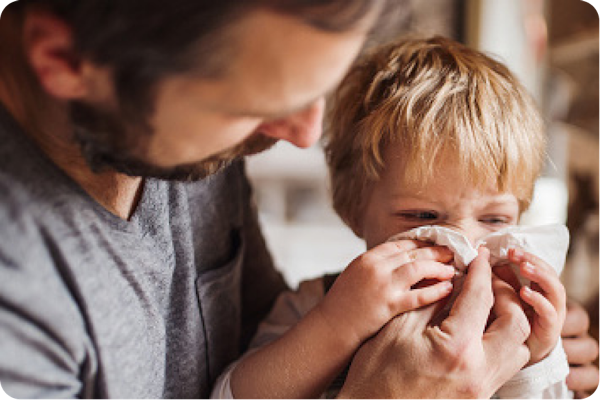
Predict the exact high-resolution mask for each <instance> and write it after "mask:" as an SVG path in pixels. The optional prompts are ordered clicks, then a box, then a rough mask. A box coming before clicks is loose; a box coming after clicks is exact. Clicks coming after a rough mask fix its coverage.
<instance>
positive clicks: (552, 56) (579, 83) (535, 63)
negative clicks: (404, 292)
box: [248, 0, 599, 338]
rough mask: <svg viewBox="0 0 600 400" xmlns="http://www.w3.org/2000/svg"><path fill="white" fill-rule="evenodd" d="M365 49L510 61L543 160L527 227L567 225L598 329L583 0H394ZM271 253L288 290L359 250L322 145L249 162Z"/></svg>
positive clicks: (573, 278)
mask: <svg viewBox="0 0 600 400" xmlns="http://www.w3.org/2000/svg"><path fill="white" fill-rule="evenodd" d="M391 3H393V4H392V6H391V8H390V10H388V12H386V13H385V15H386V19H385V21H382V22H381V24H380V25H379V26H378V29H376V31H375V32H374V34H373V35H372V38H371V39H370V40H369V41H368V43H367V45H366V48H368V47H370V46H373V45H377V44H380V43H383V42H386V41H388V40H391V39H393V38H395V37H397V36H400V35H404V34H407V33H420V34H426V35H428V34H441V35H444V36H448V37H452V38H454V39H456V40H459V41H461V42H463V43H466V44H468V45H470V46H472V47H475V48H477V49H480V50H483V51H485V52H487V53H489V54H491V55H493V56H494V57H496V58H499V59H500V60H501V61H503V62H504V63H505V64H507V65H508V66H509V67H510V68H511V70H512V71H513V72H514V73H516V75H517V76H518V77H519V78H520V79H521V81H522V82H523V84H524V85H525V86H526V87H527V88H528V89H529V91H530V92H531V93H532V94H533V95H534V97H535V98H536V99H537V101H538V104H539V106H540V108H541V109H542V111H543V114H544V117H545V120H546V122H547V127H548V136H549V155H550V162H549V163H548V165H547V167H546V170H545V172H544V176H543V177H542V178H541V179H540V180H539V181H538V183H537V185H536V191H535V196H534V202H533V205H532V207H531V209H530V210H529V211H528V213H527V215H525V216H524V217H523V223H524V224H543V223H551V222H561V223H566V224H567V226H568V227H569V229H570V232H571V246H570V250H569V255H568V260H567V265H566V267H565V271H564V273H563V276H562V278H563V282H564V283H565V286H566V287H567V293H568V294H569V296H570V297H572V298H575V299H577V300H578V301H580V302H582V303H583V304H584V305H586V306H587V308H588V309H589V310H590V312H591V317H592V320H593V321H592V322H593V323H592V325H593V327H592V330H593V332H594V333H595V335H596V338H597V337H598V336H597V329H598V328H597V327H598V286H599V285H598V282H599V278H598V269H599V261H598V243H599V239H598V225H599V224H598V221H599V216H598V179H599V177H598V159H599V155H598V137H599V135H598V110H599V103H598V88H599V80H598V76H599V72H598V58H599V52H598V49H599V41H598V14H597V12H596V10H595V9H594V8H593V7H592V6H591V5H590V4H588V3H586V2H584V1H581V0H502V1H498V0H427V1H422V0H394V1H392V2H391ZM248 173H249V175H250V177H251V179H252V181H253V183H254V187H255V195H256V201H257V203H258V207H259V210H260V218H261V222H262V225H263V228H264V232H265V235H266V238H267V241H268V243H269V247H270V249H271V251H272V254H273V256H274V259H275V262H276V264H277V266H278V268H279V269H280V270H281V271H282V273H283V275H284V276H285V278H286V279H287V281H288V283H289V284H290V285H291V286H292V287H296V286H297V284H298V283H299V282H300V281H301V280H303V279H307V278H311V277H315V276H318V275H322V274H323V273H326V272H337V271H340V270H341V269H343V268H344V267H345V266H346V265H347V264H348V263H349V262H350V261H351V260H352V259H354V258H355V257H356V256H357V255H358V254H360V253H362V252H363V251H364V250H365V247H364V244H363V243H362V241H360V240H359V239H357V238H356V237H355V236H354V234H353V233H352V232H351V231H350V230H349V229H348V228H346V227H345V225H343V224H342V223H341V221H340V220H339V219H338V217H337V216H336V214H335V213H334V212H333V211H332V208H331V205H330V200H329V194H328V183H327V171H326V167H325V162H324V159H323V153H322V150H321V148H320V146H314V147H313V148H311V149H308V150H299V149H296V148H294V147H293V146H291V145H289V144H287V143H281V144H278V145H277V146H276V147H275V148H274V149H273V150H271V151H268V152H265V153H263V154H260V155H257V156H253V157H250V158H249V159H248Z"/></svg>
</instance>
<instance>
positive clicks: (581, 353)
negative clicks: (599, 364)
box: [562, 336, 598, 364]
mask: <svg viewBox="0 0 600 400" xmlns="http://www.w3.org/2000/svg"><path fill="white" fill-rule="evenodd" d="M562 342H563V348H564V349H565V353H566V354H567V359H568V361H569V364H587V363H591V362H592V361H594V360H595V359H596V358H598V342H596V340H594V339H593V338H592V337H591V336H584V337H577V338H572V339H568V338H567V339H563V341H562Z"/></svg>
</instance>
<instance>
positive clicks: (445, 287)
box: [398, 281, 452, 313]
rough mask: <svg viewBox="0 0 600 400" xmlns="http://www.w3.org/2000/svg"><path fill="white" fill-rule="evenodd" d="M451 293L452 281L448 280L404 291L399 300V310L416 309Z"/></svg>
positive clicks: (401, 311)
mask: <svg viewBox="0 0 600 400" xmlns="http://www.w3.org/2000/svg"><path fill="white" fill-rule="evenodd" d="M450 293H452V283H451V282H449V281H445V282H439V283H436V284H435V285H431V286H427V287H424V288H421V289H413V290H410V291H408V292H405V293H404V294H403V295H402V298H401V300H400V304H399V306H400V311H399V312H398V313H403V312H407V311H411V310H416V309H417V308H421V307H423V306H426V305H429V304H432V303H435V302H436V301H439V300H441V299H443V298H444V297H446V296H448V295H449V294H450Z"/></svg>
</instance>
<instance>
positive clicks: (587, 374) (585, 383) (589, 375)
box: [566, 364, 599, 391]
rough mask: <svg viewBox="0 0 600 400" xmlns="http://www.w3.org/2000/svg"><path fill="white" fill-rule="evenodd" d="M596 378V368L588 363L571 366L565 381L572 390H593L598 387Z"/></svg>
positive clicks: (597, 378)
mask: <svg viewBox="0 0 600 400" xmlns="http://www.w3.org/2000/svg"><path fill="white" fill-rule="evenodd" d="M598 380H599V377H598V368H597V367H596V366H594V365H591V364H590V365H583V366H580V367H571V368H570V370H569V375H568V376H567V380H566V383H567V387H568V388H569V389H571V390H574V391H580V390H581V391H594V390H596V388H597V387H598Z"/></svg>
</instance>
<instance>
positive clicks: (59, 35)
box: [23, 9, 87, 100]
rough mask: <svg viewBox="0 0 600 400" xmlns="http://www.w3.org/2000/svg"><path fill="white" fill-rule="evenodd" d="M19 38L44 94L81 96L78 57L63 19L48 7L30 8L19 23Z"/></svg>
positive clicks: (82, 83)
mask: <svg viewBox="0 0 600 400" xmlns="http://www.w3.org/2000/svg"><path fill="white" fill-rule="evenodd" d="M23 41H24V46H25V54H26V57H27V59H28V61H29V64H30V66H31V68H32V70H33V72H34V74H35V75H36V76H37V78H38V80H39V82H40V85H41V86H42V87H43V88H44V89H45V90H46V92H48V94H50V95H51V96H53V97H56V98H58V99H62V100H71V99H77V98H81V97H83V96H85V94H86V91H87V89H86V85H85V80H84V79H83V75H82V71H81V65H80V64H81V63H80V59H79V57H78V55H77V54H75V51H74V49H73V35H72V30H71V28H70V27H69V26H68V25H67V23H66V22H65V21H63V20H61V19H60V18H59V17H57V16H56V15H54V14H52V13H51V12H49V11H45V10H37V9H36V10H31V11H30V12H28V13H27V14H26V17H25V22H24V24H23Z"/></svg>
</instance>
